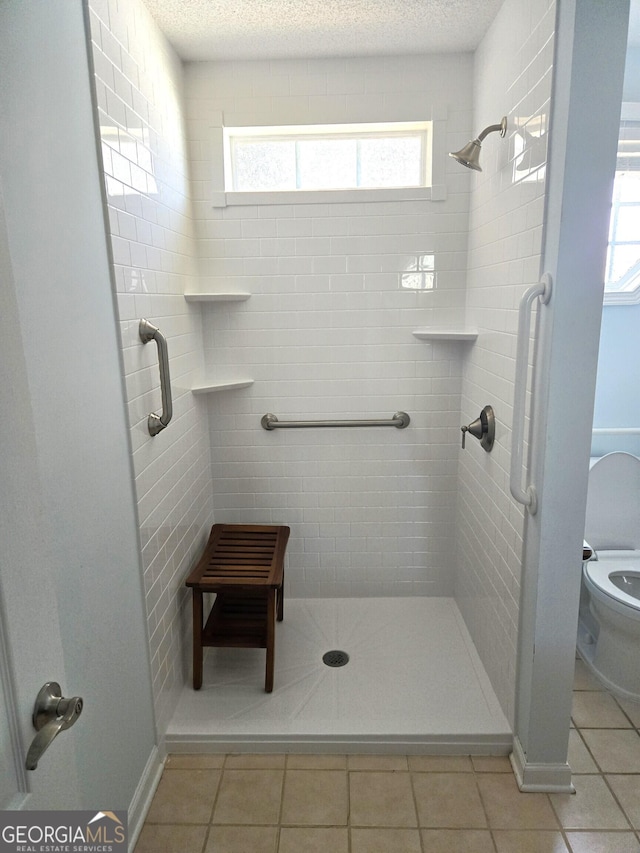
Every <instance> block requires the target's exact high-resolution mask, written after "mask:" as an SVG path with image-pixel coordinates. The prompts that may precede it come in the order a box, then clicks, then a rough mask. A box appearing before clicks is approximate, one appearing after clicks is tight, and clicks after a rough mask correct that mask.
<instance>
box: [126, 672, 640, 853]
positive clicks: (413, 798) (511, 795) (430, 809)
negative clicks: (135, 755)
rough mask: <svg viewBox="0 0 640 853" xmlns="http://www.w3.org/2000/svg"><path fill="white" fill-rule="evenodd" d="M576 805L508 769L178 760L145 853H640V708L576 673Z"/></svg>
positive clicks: (360, 759) (149, 824)
mask: <svg viewBox="0 0 640 853" xmlns="http://www.w3.org/2000/svg"><path fill="white" fill-rule="evenodd" d="M573 723H574V728H573V729H572V731H571V740H570V753H569V761H570V764H571V767H572V769H573V771H574V784H575V787H576V793H575V794H574V795H569V794H566V795H565V794H552V795H548V794H522V793H520V791H519V790H518V788H517V786H516V783H515V780H514V778H513V775H512V773H511V768H510V764H509V760H508V759H507V758H505V757H469V756H451V757H445V756H427V755H422V756H416V755H410V756H405V755H293V754H290V755H172V756H170V758H169V760H168V762H167V765H166V768H165V771H164V774H163V776H162V780H161V782H160V785H159V787H158V791H157V793H156V795H155V798H154V800H153V803H152V806H151V809H150V811H149V814H148V816H147V821H146V823H145V825H144V828H143V830H142V833H141V835H140V838H139V840H138V844H137V846H136V853H328V852H329V851H330V853H640V705H634V704H632V703H629V702H623V701H620V700H617V699H615V698H614V697H613V696H611V695H610V694H609V693H607V692H606V691H604V690H602V689H601V688H600V687H599V686H598V684H597V683H596V682H595V681H594V680H593V678H592V677H591V676H590V675H589V673H588V672H587V671H586V669H585V667H584V666H583V665H582V664H581V662H580V661H578V662H577V665H576V677H575V684H574V705H573Z"/></svg>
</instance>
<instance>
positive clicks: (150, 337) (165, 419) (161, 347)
mask: <svg viewBox="0 0 640 853" xmlns="http://www.w3.org/2000/svg"><path fill="white" fill-rule="evenodd" d="M138 334H139V335H140V340H141V341H142V343H143V344H148V343H149V341H155V342H156V344H157V345H158V365H159V367H160V393H161V394H162V414H161V415H157V414H156V413H155V412H151V414H150V415H149V420H148V427H149V435H157V434H158V433H159V432H161V431H162V430H163V429H164V428H165V427H166V426H167V424H168V423H169V421H170V420H171V418H172V417H173V403H172V402H171V379H170V377H169V351H168V349H167V339H166V338H165V336H164V335H163V334H162V332H161V331H160V329H159V328H158V327H157V326H154V325H153V323H150V322H149V321H148V320H144V319H142V320H140V325H139V327H138Z"/></svg>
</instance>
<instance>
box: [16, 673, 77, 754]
mask: <svg viewBox="0 0 640 853" xmlns="http://www.w3.org/2000/svg"><path fill="white" fill-rule="evenodd" d="M82 704H83V703H82V699H81V698H80V697H79V696H73V697H72V698H71V699H65V698H64V697H63V695H62V690H61V688H60V685H59V684H58V682H57V681H47V683H46V684H45V685H44V687H43V688H42V689H41V690H40V692H39V693H38V696H37V698H36V704H35V706H34V709H33V718H32V719H33V727H34V728H35V729H36V731H37V732H38V734H37V735H36V736H35V738H34V739H33V741H32V743H31V746H30V747H29V752H28V753H27V759H26V762H25V766H26V768H27V770H35V769H36V767H37V766H38V761H40V758H41V757H42V755H43V753H44V752H45V751H46V750H47V749H48V748H49V746H50V745H51V743H52V742H53V740H54V738H56V737H57V736H58V735H59V734H60V732H63V731H64V730H65V729H70V728H71V726H72V725H73V724H74V723H75V721H76V720H77V719H78V717H79V716H80V714H81V713H82Z"/></svg>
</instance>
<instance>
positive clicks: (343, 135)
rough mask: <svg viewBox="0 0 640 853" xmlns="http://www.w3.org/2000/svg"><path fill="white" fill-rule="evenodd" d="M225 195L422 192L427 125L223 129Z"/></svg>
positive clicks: (427, 172) (427, 174)
mask: <svg viewBox="0 0 640 853" xmlns="http://www.w3.org/2000/svg"><path fill="white" fill-rule="evenodd" d="M224 149H225V190H226V191H227V192H270V191H299V190H312V191H313V190H353V189H378V188H388V187H425V186H430V184H431V169H430V161H431V156H430V155H431V122H411V123H384V124H349V125H306V126H295V127H292V126H288V127H246V128H237V127H236V128H225V129H224Z"/></svg>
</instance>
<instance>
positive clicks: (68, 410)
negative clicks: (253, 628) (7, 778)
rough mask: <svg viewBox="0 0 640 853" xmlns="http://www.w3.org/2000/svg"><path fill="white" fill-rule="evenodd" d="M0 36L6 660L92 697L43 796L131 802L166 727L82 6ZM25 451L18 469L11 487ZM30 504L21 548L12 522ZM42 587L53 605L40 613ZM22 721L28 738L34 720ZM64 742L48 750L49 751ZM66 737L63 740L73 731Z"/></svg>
mask: <svg viewBox="0 0 640 853" xmlns="http://www.w3.org/2000/svg"><path fill="white" fill-rule="evenodd" d="M0 35H1V37H0V57H1V61H0V75H1V76H2V80H3V86H2V92H1V98H0V139H2V145H1V146H0V178H1V183H2V194H3V199H4V212H5V215H6V238H7V239H6V244H5V245H4V246H2V247H0V249H2V248H3V249H4V252H5V253H6V252H8V254H9V258H8V259H7V258H6V257H5V258H4V259H3V270H4V271H5V272H6V273H7V275H6V277H5V279H4V281H3V288H6V291H7V292H6V293H5V294H4V296H5V298H4V299H3V307H4V308H8V309H9V311H10V312H11V313H10V314H9V316H14V314H15V316H16V326H15V327H14V329H13V331H12V333H11V335H9V336H8V337H6V338H5V337H4V336H3V338H2V341H3V345H4V346H6V347H7V348H8V349H7V353H5V354H3V365H4V367H5V371H4V375H3V380H4V384H5V390H6V386H7V385H8V384H9V383H12V384H13V383H14V382H16V383H17V385H18V387H17V389H16V391H15V393H12V394H11V397H12V399H13V400H14V401H15V402H16V403H17V404H18V407H19V408H18V412H19V413H22V414H23V415H24V416H25V422H24V424H23V436H22V437H21V436H20V435H19V434H18V431H17V429H16V426H17V420H16V411H14V409H13V408H11V410H10V411H8V412H4V417H5V419H6V424H5V426H6V427H7V429H6V430H5V431H4V432H3V434H4V435H6V436H7V438H8V442H7V443H6V444H3V446H2V452H3V453H4V454H7V453H14V454H16V456H15V458H11V459H10V460H8V462H9V464H6V465H3V471H4V472H5V473H6V474H8V479H7V480H3V485H4V487H5V488H7V489H8V490H7V491H6V492H5V491H3V495H2V501H3V504H2V508H1V509H2V515H3V521H4V522H5V523H6V521H7V520H10V519H11V518H12V517H14V514H15V512H16V509H17V510H18V511H19V512H20V515H21V520H20V522H19V523H18V524H16V525H15V526H14V527H11V528H10V529H6V528H4V529H3V556H5V557H6V556H7V555H9V556H11V552H12V547H11V546H13V550H14V552H15V556H16V558H17V557H18V553H19V554H20V559H11V560H10V561H9V563H8V564H3V567H2V572H3V591H4V593H5V594H8V595H9V597H8V599H7V600H6V601H4V602H3V604H4V607H3V612H4V613H8V614H10V615H9V618H8V619H7V625H6V627H7V628H8V632H9V638H10V640H11V642H12V643H13V646H14V647H13V652H12V660H11V662H12V664H14V663H15V662H19V664H21V665H19V667H18V671H17V672H15V673H14V676H15V684H16V693H17V696H18V700H19V707H20V709H23V708H24V707H25V706H26V704H27V703H26V702H25V696H24V695H23V691H24V690H25V689H28V690H29V695H28V707H30V708H32V707H33V704H32V703H33V702H34V700H35V696H36V695H37V689H40V687H41V686H42V684H43V683H44V682H45V681H46V680H58V679H59V680H60V683H61V685H62V686H63V688H65V691H68V692H67V693H66V695H82V697H83V699H84V702H85V705H84V712H83V714H82V717H81V718H80V720H79V721H78V724H77V725H76V726H74V728H73V730H72V734H71V733H69V734H68V735H64V737H66V738H69V744H71V743H73V745H74V748H75V755H76V767H77V777H78V780H80V788H81V790H80V793H79V802H75V801H74V802H69V798H70V797H71V798H72V797H73V795H74V791H75V789H76V786H75V779H72V778H71V775H70V774H68V773H67V772H66V765H62V764H58V765H57V770H58V772H59V774H60V775H59V776H58V778H57V779H53V780H52V786H51V790H50V791H48V792H46V793H47V795H48V796H46V798H45V802H46V803H48V804H49V805H50V807H53V808H55V807H61V806H62V807H66V808H73V807H82V808H91V807H94V808H95V807H96V804H97V803H104V802H109V803H110V804H111V807H112V808H127V807H129V805H130V804H131V802H132V799H133V797H134V793H135V791H136V786H137V784H138V782H139V780H140V778H141V776H142V775H143V772H144V770H145V765H146V763H147V761H148V759H149V757H150V754H151V753H152V751H153V749H154V735H155V733H154V721H153V709H152V702H151V683H150V674H149V662H148V656H147V649H146V637H145V631H144V619H143V604H142V591H141V585H140V571H139V570H140V565H139V553H138V541H137V530H136V524H135V503H134V498H133V490H132V478H131V457H130V445H129V441H128V432H127V426H126V413H125V401H124V395H123V384H122V376H121V370H120V366H121V365H120V358H119V345H118V340H117V328H116V322H115V312H114V301H113V293H112V290H111V280H110V275H109V265H108V257H107V245H106V240H105V232H104V210H103V206H102V198H101V194H100V182H99V168H98V162H97V156H96V142H95V133H94V124H93V112H92V103H91V93H90V87H89V76H88V71H87V45H86V33H85V26H84V19H83V9H82V5H81V4H80V3H68V2H66V0H53V1H52V2H49V3H46V4H21V3H8V4H2V6H1V7H0ZM43 128H44V129H46V132H45V131H43ZM4 242H5V241H3V243H4ZM11 271H13V276H11ZM12 278H13V281H12ZM14 285H15V297H14V296H13V293H12V290H13V287H14ZM3 292H4V291H3ZM3 320H4V321H5V322H6V317H3ZM21 347H23V351H22V352H21V351H20V350H21ZM11 366H13V367H14V368H15V370H14V371H13V372H8V368H9V367H11ZM3 399H4V400H5V401H6V400H7V396H6V395H5V396H4V397H3ZM21 439H22V440H21ZM22 458H26V460H27V461H26V463H25V465H24V466H23V468H24V471H25V477H24V479H23V480H22V481H21V482H20V483H19V485H18V487H17V488H16V489H15V491H11V489H10V486H11V484H12V481H13V479H14V477H15V466H16V460H19V459H22ZM8 501H9V502H11V503H12V506H11V510H7V502H8ZM22 505H24V510H23V511H22ZM29 521H32V522H33V523H32V524H31V529H30V530H29V531H28V532H27V531H26V528H25V530H24V531H23V535H24V536H25V537H28V541H27V542H26V543H24V546H23V547H21V543H20V542H19V541H18V539H17V538H16V537H18V536H19V534H20V531H21V530H22V526H21V525H26V524H27V522H29ZM7 543H8V544H7ZM25 555H26V556H27V557H38V558H40V560H41V562H40V563H38V562H34V561H33V560H29V561H28V562H29V565H28V566H25V571H24V573H21V572H20V568H21V561H24V560H25ZM36 588H37V593H38V594H37V595H35V593H34V589H36ZM47 595H49V596H50V597H49V600H48V602H47V607H48V611H49V612H48V614H47V617H46V618H45V619H43V620H42V621H41V620H40V619H39V618H38V617H39V615H40V613H41V610H40V604H41V597H42V596H44V597H45V598H46V596H47ZM56 619H57V621H58V623H59V627H60V634H59V636H60V638H61V641H62V642H61V645H62V653H63V657H64V669H65V671H64V672H56V671H53V672H51V671H49V672H44V673H43V672H42V669H43V661H44V662H48V661H49V660H50V655H51V649H52V648H54V649H55V648H56V642H57V637H58V632H57V629H54V627H53V626H54V623H55V621H56ZM47 625H51V635H50V638H49V637H46V636H45V637H43V638H42V639H41V645H42V646H43V651H42V654H41V655H40V656H38V657H34V658H33V659H31V660H28V661H27V662H26V663H24V662H23V661H22V657H21V655H25V652H24V649H25V648H27V647H28V646H27V643H26V642H24V643H20V635H21V633H27V632H28V634H29V636H30V637H31V642H34V643H35V638H37V637H39V636H40V635H41V632H43V631H44V629H45V626H47ZM16 665H17V664H16ZM36 679H37V681H36ZM34 681H36V683H37V685H38V686H37V688H35V689H34V684H33V682H34ZM38 682H39V683H38ZM25 721H26V720H25ZM3 725H6V721H5V720H3ZM29 728H31V727H29ZM24 734H25V743H28V740H27V737H29V736H30V737H32V736H33V732H32V730H31V732H26V731H25V732H24ZM56 746H57V745H56V744H54V746H52V747H51V752H52V754H51V755H50V756H49V755H47V756H45V758H44V759H43V764H44V762H45V761H47V763H49V761H51V762H53V761H55V760H56V756H55V754H54V753H57V752H58V750H56ZM60 748H61V749H62V754H65V751H66V750H67V748H68V747H67V746H63V745H62V743H61V744H60ZM58 754H59V753H58ZM53 766H54V767H55V766H56V765H55V764H54V765H53ZM49 767H51V764H49ZM45 772H46V771H45ZM52 775H53V774H52ZM40 778H41V777H40V776H39V777H36V779H35V781H34V782H33V786H34V788H35V789H36V790H37V788H38V779H40ZM67 778H68V779H69V786H68V789H66V788H65V780H66V779H67ZM39 802H42V801H41V800H40V801H39Z"/></svg>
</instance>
